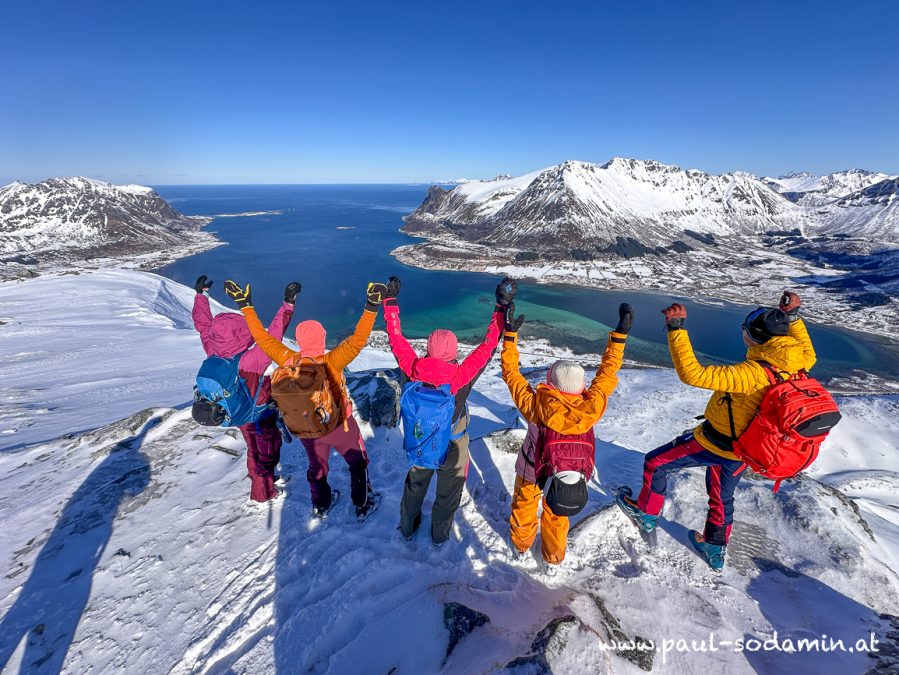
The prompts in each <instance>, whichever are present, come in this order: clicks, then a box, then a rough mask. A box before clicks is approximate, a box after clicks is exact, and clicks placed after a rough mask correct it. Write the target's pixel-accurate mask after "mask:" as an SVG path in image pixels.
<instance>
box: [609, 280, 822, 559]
mask: <svg viewBox="0 0 899 675" xmlns="http://www.w3.org/2000/svg"><path fill="white" fill-rule="evenodd" d="M800 306H801V300H800V299H799V296H798V295H797V294H796V293H792V292H790V291H784V293H783V295H782V296H781V299H780V304H779V306H778V307H777V308H776V309H768V308H764V307H759V308H758V309H756V310H754V311H752V312H750V313H749V314H748V315H747V316H746V318H745V320H744V321H743V323H742V325H741V328H742V330H743V342H744V344H745V345H746V360H745V361H743V362H741V363H737V364H734V365H731V366H703V365H701V364H700V363H699V361H697V360H696V355H695V354H694V353H693V346H692V345H691V344H690V337H689V335H687V330H686V328H684V321H685V320H686V318H687V310H686V309H685V308H684V306H683V305H680V304H677V303H675V304H673V305H670V306H669V307H667V308H666V309H664V310H662V313H663V314H664V315H665V325H666V327H667V329H668V348H669V349H670V350H671V359H672V361H673V362H674V369H675V370H676V371H677V375H678V377H680V379H681V381H682V382H683V383H684V384H688V385H690V386H693V387H699V388H701V389H711V390H713V391H714V393H713V394H712V397H711V398H710V399H709V402H708V405H707V406H706V409H705V415H704V417H705V421H703V422H702V424H700V425H699V426H697V427H696V428H695V429H694V430H693V431H690V432H688V433H686V434H683V435H681V436H678V437H677V438H676V439H674V440H673V441H671V442H670V443H666V444H665V445H663V446H661V447H659V448H656V449H655V450H653V451H652V452H649V453H648V454H647V455H646V459H645V460H644V462H643V485H642V488H641V490H640V495H639V496H638V498H637V499H636V500H634V499H632V498H631V497H630V494H631V493H630V488H624V489H623V491H621V492H619V494H618V498H617V502H618V505H619V506H620V507H621V508H622V510H624V512H625V513H626V514H627V515H628V516H629V517H630V518H631V519H632V520H633V521H634V522H635V523H636V524H637V526H638V527H640V528H641V529H642V530H644V531H645V532H652V531H653V530H654V529H655V527H656V521H657V520H658V517H659V514H660V513H661V511H662V507H663V506H664V504H665V492H666V488H667V485H668V473H669V472H670V471H672V470H674V469H682V468H687V467H696V466H704V467H706V490H707V491H708V494H709V510H708V513H707V515H706V523H705V530H704V532H702V533H700V532H697V531H695V530H690V535H689V536H690V543H691V544H692V545H693V547H694V548H695V549H696V550H697V551H698V552H699V554H700V555H701V556H702V557H703V559H704V560H705V561H706V562H707V563H708V564H709V566H710V567H711V568H712V569H715V570H720V569H722V568H723V567H724V557H725V554H726V548H727V542H728V540H729V539H730V529H731V524H732V523H733V519H734V491H735V490H736V487H737V484H738V483H739V482H740V478H741V477H742V473H739V472H738V470H739V469H740V468H741V467H742V465H743V462H742V461H741V460H740V459H739V458H738V457H737V456H736V455H735V454H734V453H733V449H732V442H733V439H734V438H737V437H739V436H740V434H742V433H743V432H744V431H745V430H746V428H747V427H748V426H749V423H750V422H751V421H752V419H753V417H755V414H756V411H757V410H758V406H759V403H760V402H761V400H762V398H764V396H765V392H766V391H768V388H769V387H770V386H771V380H770V379H769V378H768V375H767V374H766V372H765V366H764V365H762V364H763V363H767V364H770V367H771V368H773V369H774V370H776V371H777V372H778V373H779V374H781V375H789V376H793V375H795V374H796V373H797V372H799V371H800V370H809V369H810V368H811V367H812V366H813V365H815V360H816V356H815V349H814V347H813V346H812V341H811V339H810V338H809V335H808V331H807V330H806V328H805V324H804V323H803V321H802V319H801V318H800V317H799V308H800Z"/></svg>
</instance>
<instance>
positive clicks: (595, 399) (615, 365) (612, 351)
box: [585, 331, 627, 419]
mask: <svg viewBox="0 0 899 675" xmlns="http://www.w3.org/2000/svg"><path fill="white" fill-rule="evenodd" d="M626 342H627V334H626V333H618V332H616V331H612V332H611V333H609V340H608V342H607V343H606V350H605V351H604V352H603V354H602V360H601V361H600V363H599V368H597V369H596V375H594V377H593V381H592V382H591V383H590V386H589V387H588V388H587V391H586V396H585V397H586V399H587V400H588V401H589V402H590V408H591V411H592V412H593V413H595V414H596V415H597V419H598V418H599V417H602V415H603V413H604V412H605V410H606V405H608V400H609V396H611V395H612V392H613V391H615V387H617V386H618V370H619V369H620V368H621V363H622V362H623V361H624V345H625V343H626Z"/></svg>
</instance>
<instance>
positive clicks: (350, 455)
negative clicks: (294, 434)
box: [302, 417, 369, 509]
mask: <svg viewBox="0 0 899 675" xmlns="http://www.w3.org/2000/svg"><path fill="white" fill-rule="evenodd" d="M302 441H303V447H304V448H306V454H307V455H309V470H308V471H307V472H306V478H307V479H308V480H309V491H310V492H311V493H312V504H313V506H318V507H321V508H326V509H327V508H329V507H330V506H331V486H330V485H328V458H329V456H330V455H331V448H334V449H335V450H336V451H337V452H338V453H340V456H341V457H343V458H344V460H346V463H347V464H349V466H350V494H351V495H352V498H353V504H355V505H356V506H364V505H365V502H366V500H367V499H368V490H369V484H368V455H367V454H366V453H365V443H363V442H362V434H361V432H360V431H359V425H358V424H356V420H355V418H353V417H349V418H347V420H346V423H345V425H344V424H339V425H337V428H336V429H335V430H334V431H332V432H331V433H330V434H328V435H327V436H322V437H321V438H304V439H302Z"/></svg>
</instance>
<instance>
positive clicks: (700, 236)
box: [684, 230, 718, 246]
mask: <svg viewBox="0 0 899 675" xmlns="http://www.w3.org/2000/svg"><path fill="white" fill-rule="evenodd" d="M684 234H685V235H687V236H688V237H693V239H695V240H696V241H701V242H702V243H703V244H708V245H709V246H717V245H718V242H716V241H715V235H714V234H705V233H703V232H696V231H695V230H684Z"/></svg>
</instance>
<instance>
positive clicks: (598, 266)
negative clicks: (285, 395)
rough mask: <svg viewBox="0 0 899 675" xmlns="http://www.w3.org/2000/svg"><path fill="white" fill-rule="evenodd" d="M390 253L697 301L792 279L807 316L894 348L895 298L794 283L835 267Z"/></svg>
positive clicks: (451, 248) (419, 247) (426, 245)
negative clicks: (851, 295)
mask: <svg viewBox="0 0 899 675" xmlns="http://www.w3.org/2000/svg"><path fill="white" fill-rule="evenodd" d="M411 236H416V237H420V236H421V235H411ZM697 253H706V252H697ZM390 255H391V256H393V257H394V258H395V259H396V260H398V261H399V262H401V263H403V264H404V265H409V266H411V267H418V268H421V269H427V270H440V271H456V272H479V273H484V274H509V275H511V276H514V277H516V278H521V279H528V280H531V281H534V282H536V283H538V284H546V285H562V286H577V287H580V288H587V289H596V290H620V289H625V290H631V291H643V292H647V293H659V294H665V295H667V296H670V297H684V298H689V299H691V300H692V301H694V302H696V303H699V304H705V305H716V304H721V303H722V302H727V303H732V304H736V305H741V306H749V305H755V304H758V305H765V304H770V302H771V295H772V286H776V287H777V288H776V289H775V292H779V290H780V287H781V286H782V287H784V288H788V287H791V286H792V287H797V286H798V287H799V288H800V289H801V293H802V296H803V298H804V299H805V300H806V303H805V305H804V312H805V314H806V316H808V318H810V319H811V320H813V321H815V322H816V323H820V324H823V325H827V326H829V327H832V328H838V329H841V330H848V331H853V330H854V331H864V332H866V333H867V334H868V335H869V336H871V337H873V338H875V341H877V342H879V343H881V344H883V346H884V347H887V348H892V349H893V350H899V342H897V341H899V303H897V302H896V301H895V300H892V301H891V302H890V304H889V305H883V306H879V307H865V308H857V307H853V306H852V305H851V304H850V302H849V301H848V299H847V298H846V297H845V294H838V293H833V292H828V291H827V290H825V289H824V288H821V287H817V286H814V285H808V284H806V283H802V282H801V281H799V282H797V279H801V278H802V277H803V276H806V277H811V276H812V275H814V276H815V277H825V276H826V277H837V276H839V275H840V274H841V272H840V271H839V270H833V269H820V268H814V267H813V266H812V265H810V264H805V263H803V262H802V261H794V260H793V259H790V260H789V261H782V260H774V261H772V262H773V263H774V264H766V265H758V266H755V267H749V268H745V269H744V268H741V269H739V270H737V271H736V273H735V274H734V276H740V275H742V278H740V279H738V280H736V279H734V278H733V277H731V276H728V275H727V274H726V273H722V272H721V271H720V269H719V263H721V262H722V261H721V260H720V259H717V260H716V259H714V258H712V257H711V256H709V257H707V258H706V259H703V260H697V261H694V262H695V264H696V266H698V267H702V268H703V270H704V271H705V272H712V274H711V275H710V276H711V277H712V278H706V277H703V276H699V275H690V274H688V273H684V272H678V271H676V270H674V269H672V266H671V265H666V264H665V261H663V260H661V259H655V260H651V259H646V258H630V259H625V258H616V259H597V260H592V261H544V262H539V263H531V264H529V263H527V262H521V261H516V260H514V259H513V258H512V257H511V256H502V255H501V254H500V255H497V252H496V249H495V248H492V247H487V246H482V245H480V244H472V243H468V242H460V241H459V240H457V239H454V238H449V237H433V238H427V239H426V240H424V241H419V242H416V243H412V244H406V245H403V246H400V247H397V248H395V249H393V250H392V251H391V252H390ZM697 257H698V256H697ZM724 260H725V261H726V260H727V257H725V258H724ZM786 262H789V263H790V265H789V266H788V265H786V264H785V263H786ZM843 316H852V317H853V325H851V326H850V325H847V323H845V322H841V321H839V320H837V319H835V317H843ZM877 338H880V339H877ZM897 353H899V351H897Z"/></svg>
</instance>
